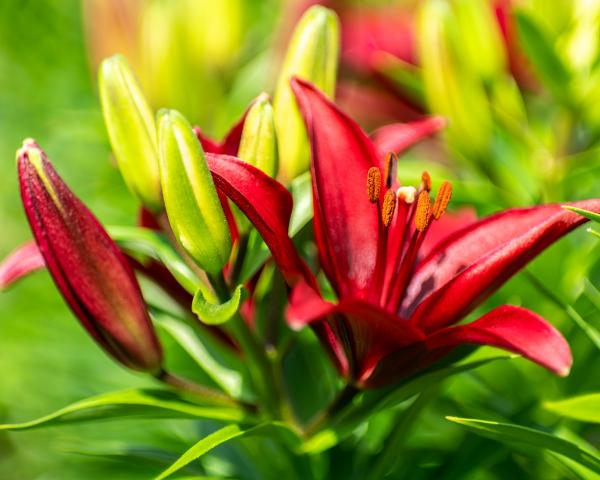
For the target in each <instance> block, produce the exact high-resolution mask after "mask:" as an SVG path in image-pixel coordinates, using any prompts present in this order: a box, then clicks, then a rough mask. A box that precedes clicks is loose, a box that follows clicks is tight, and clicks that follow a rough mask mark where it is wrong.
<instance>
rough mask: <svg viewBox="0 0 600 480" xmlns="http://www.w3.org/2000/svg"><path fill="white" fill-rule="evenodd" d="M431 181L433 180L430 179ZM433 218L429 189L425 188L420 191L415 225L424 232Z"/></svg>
mask: <svg viewBox="0 0 600 480" xmlns="http://www.w3.org/2000/svg"><path fill="white" fill-rule="evenodd" d="M430 182H431V180H430ZM430 220H431V199H430V198H429V191H428V190H423V191H422V192H421V193H419V198H418V199H417V208H416V211H415V227H416V228H417V230H418V231H420V232H422V231H424V230H425V229H426V228H427V225H429V222H430Z"/></svg>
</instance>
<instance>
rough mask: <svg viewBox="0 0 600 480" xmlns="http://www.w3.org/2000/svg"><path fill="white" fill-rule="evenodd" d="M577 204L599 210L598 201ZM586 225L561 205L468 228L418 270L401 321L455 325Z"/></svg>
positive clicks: (433, 326)
mask: <svg viewBox="0 0 600 480" xmlns="http://www.w3.org/2000/svg"><path fill="white" fill-rule="evenodd" d="M573 205H576V206H578V207H581V208H585V209H586V210H591V211H594V212H599V211H600V200H587V201H583V202H577V203H574V204H573ZM585 221H586V219H585V218H583V217H581V216H580V215H577V214H575V213H573V212H570V211H568V210H565V209H563V208H561V206H560V205H545V206H540V207H533V208H527V209H514V210H507V211H505V212H502V213H499V214H496V215H493V216H491V217H488V218H486V219H483V220H481V221H479V222H477V223H476V224H474V225H472V226H468V227H466V228H465V229H463V230H461V231H459V232H457V233H456V234H455V235H454V236H452V237H451V238H450V239H448V240H447V241H445V242H443V243H442V244H441V245H440V246H438V247H437V248H436V250H435V251H434V252H433V253H432V254H431V255H430V256H429V257H428V258H426V259H425V260H424V261H423V262H422V263H421V264H420V265H419V266H418V268H417V271H416V273H415V275H414V276H413V279H412V280H411V284H410V286H409V290H408V292H407V297H406V299H405V301H404V302H403V304H402V309H401V316H402V317H408V316H412V321H413V322H415V323H416V324H418V325H422V326H423V327H424V328H427V329H428V331H431V330H433V329H436V328H440V327H443V326H445V325H450V324H452V323H455V322H456V321H458V320H459V319H460V318H462V317H463V316H464V315H466V314H467V313H468V312H470V311H471V310H472V309H473V308H475V306H477V305H478V304H479V303H481V302H482V301H483V300H484V299H485V298H487V297H488V296H489V295H490V294H491V293H493V292H494V291H495V290H496V289H497V288H499V287H500V286H501V285H502V284H503V283H504V282H506V281H507V280H508V279H509V278H510V277H511V276H512V275H514V274H515V273H516V272H517V271H519V270H520V269H521V268H522V267H523V266H525V265H526V264H527V263H528V262H529V261H531V260H532V259H533V258H534V257H535V256H536V255H538V254H539V253H541V252H542V251H543V250H544V249H545V248H546V247H548V246H549V245H551V244H552V243H554V242H555V241H556V240H558V239H559V238H560V237H562V236H563V235H565V234H567V233H568V232H570V231H571V230H573V229H574V228H575V227H577V226H578V225H580V224H582V223H584V222H585ZM423 299H424V300H423Z"/></svg>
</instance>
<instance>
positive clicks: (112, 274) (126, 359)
mask: <svg viewBox="0 0 600 480" xmlns="http://www.w3.org/2000/svg"><path fill="white" fill-rule="evenodd" d="M18 170H19V184H20V188H21V197H22V200H23V205H24V207H25V213H26V215H27V218H28V220H29V223H30V225H31V230H32V232H33V236H34V237H35V240H36V243H37V246H38V248H39V253H41V256H42V257H43V264H45V265H46V266H47V268H48V271H49V272H50V274H51V276H52V278H53V279H54V282H55V283H56V285H57V287H58V289H59V290H60V292H61V294H62V295H63V297H64V299H65V301H66V302H67V303H68V304H69V306H70V307H71V310H72V311H73V313H75V315H76V316H77V317H78V318H79V320H80V322H81V323H82V325H83V326H84V327H85V329H86V330H87V331H88V332H89V333H90V335H91V336H92V337H93V338H94V339H95V340H96V342H97V343H98V344H99V345H100V346H101V347H102V348H103V349H104V350H105V351H106V352H107V353H108V354H109V355H111V356H112V357H113V358H115V359H116V360H117V361H119V362H121V363H122V364H123V365H125V366H127V367H129V368H132V369H135V370H141V371H148V372H153V373H156V372H158V371H159V370H160V367H161V362H162V351H161V347H160V344H159V343H158V339H157V338H156V335H155V332H154V329H153V327H152V324H151V322H150V318H149V317H148V313H147V311H146V307H145V304H144V300H143V298H142V294H141V291H140V287H139V285H138V283H137V281H136V279H135V276H134V275H133V271H132V270H131V267H130V266H129V264H128V263H127V260H126V258H125V257H124V255H123V254H122V253H121V251H120V250H119V249H118V247H117V245H116V244H115V243H114V242H113V241H112V239H111V238H110V237H109V236H108V233H106V231H105V230H104V228H103V227H102V226H101V225H100V223H99V222H98V220H97V219H96V217H94V215H93V214H92V213H91V212H90V211H89V210H88V209H87V207H86V206H85V205H84V204H83V203H82V202H81V201H80V200H79V199H78V198H77V197H76V196H75V195H74V194H73V192H71V190H69V188H68V187H67V186H66V185H65V183H64V182H63V181H62V179H61V178H60V177H59V176H58V174H57V173H56V171H55V170H54V168H53V167H52V165H51V164H50V161H49V160H48V158H47V157H46V155H45V154H44V152H43V151H42V150H41V149H40V148H39V147H38V145H37V144H36V143H35V142H33V141H31V140H28V141H26V142H25V143H24V145H23V148H22V149H21V150H20V151H19V152H18ZM30 247H31V248H30V249H29V254H30V256H29V257H28V258H29V259H31V258H37V261H35V262H33V263H32V262H29V263H26V264H21V266H22V267H23V268H22V272H21V273H25V271H26V270H27V269H26V268H25V267H27V266H28V265H29V267H31V266H32V265H35V266H36V267H38V268H39V267H40V265H41V263H42V262H41V260H42V259H41V258H39V256H38V254H37V253H36V249H35V248H34V247H33V246H32V245H30Z"/></svg>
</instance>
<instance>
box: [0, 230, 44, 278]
mask: <svg viewBox="0 0 600 480" xmlns="http://www.w3.org/2000/svg"><path fill="white" fill-rule="evenodd" d="M45 266H46V264H45V263H44V257H43V256H42V254H41V253H40V249H39V248H38V246H37V245H36V244H35V242H27V243H25V244H23V245H21V246H20V247H18V248H17V249H16V250H14V251H13V252H12V253H10V254H9V255H8V257H6V258H5V259H4V260H2V262H1V263H0V290H5V289H7V288H8V287H10V286H11V285H13V284H14V283H16V282H18V281H19V280H21V279H22V278H23V277H26V276H27V275H29V274H30V273H33V272H35V271H37V270H41V269H42V268H44V267H45Z"/></svg>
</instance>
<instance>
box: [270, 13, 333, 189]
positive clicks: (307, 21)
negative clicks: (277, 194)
mask: <svg viewBox="0 0 600 480" xmlns="http://www.w3.org/2000/svg"><path fill="white" fill-rule="evenodd" d="M339 37H340V34H339V22H338V18H337V16H336V14H335V13H334V12H333V11H331V10H329V9H327V8H324V7H321V6H314V7H311V8H310V9H308V10H307V11H306V13H305V14H304V15H303V17H302V18H301V19H300V21H299V22H298V25H297V26H296V29H295V30H294V33H293V35H292V38H291V41H290V44H289V46H288V49H287V52H286V55H285V60H284V63H283V67H282V70H281V74H280V76H279V80H278V83H277V90H276V92H275V98H274V101H273V110H274V113H275V128H276V130H277V139H278V142H279V145H280V146H281V150H280V174H281V176H282V177H283V179H284V180H286V181H287V180H291V179H293V178H294V177H296V176H298V175H299V174H301V173H302V172H304V171H305V170H307V169H308V166H309V163H310V149H309V144H308V138H307V135H306V128H305V126H304V122H303V120H302V118H301V116H300V111H299V110H298V106H297V104H296V99H295V98H294V95H293V93H292V89H291V86H290V79H291V78H292V77H293V76H297V77H299V78H302V79H304V80H308V81H309V82H312V83H314V84H315V85H316V86H317V87H318V88H319V89H320V90H322V91H323V92H324V93H325V94H326V95H328V96H330V97H332V96H333V94H334V90H335V82H336V77H337V66H338V58H339V49H340V46H339V43H340V38H339Z"/></svg>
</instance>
